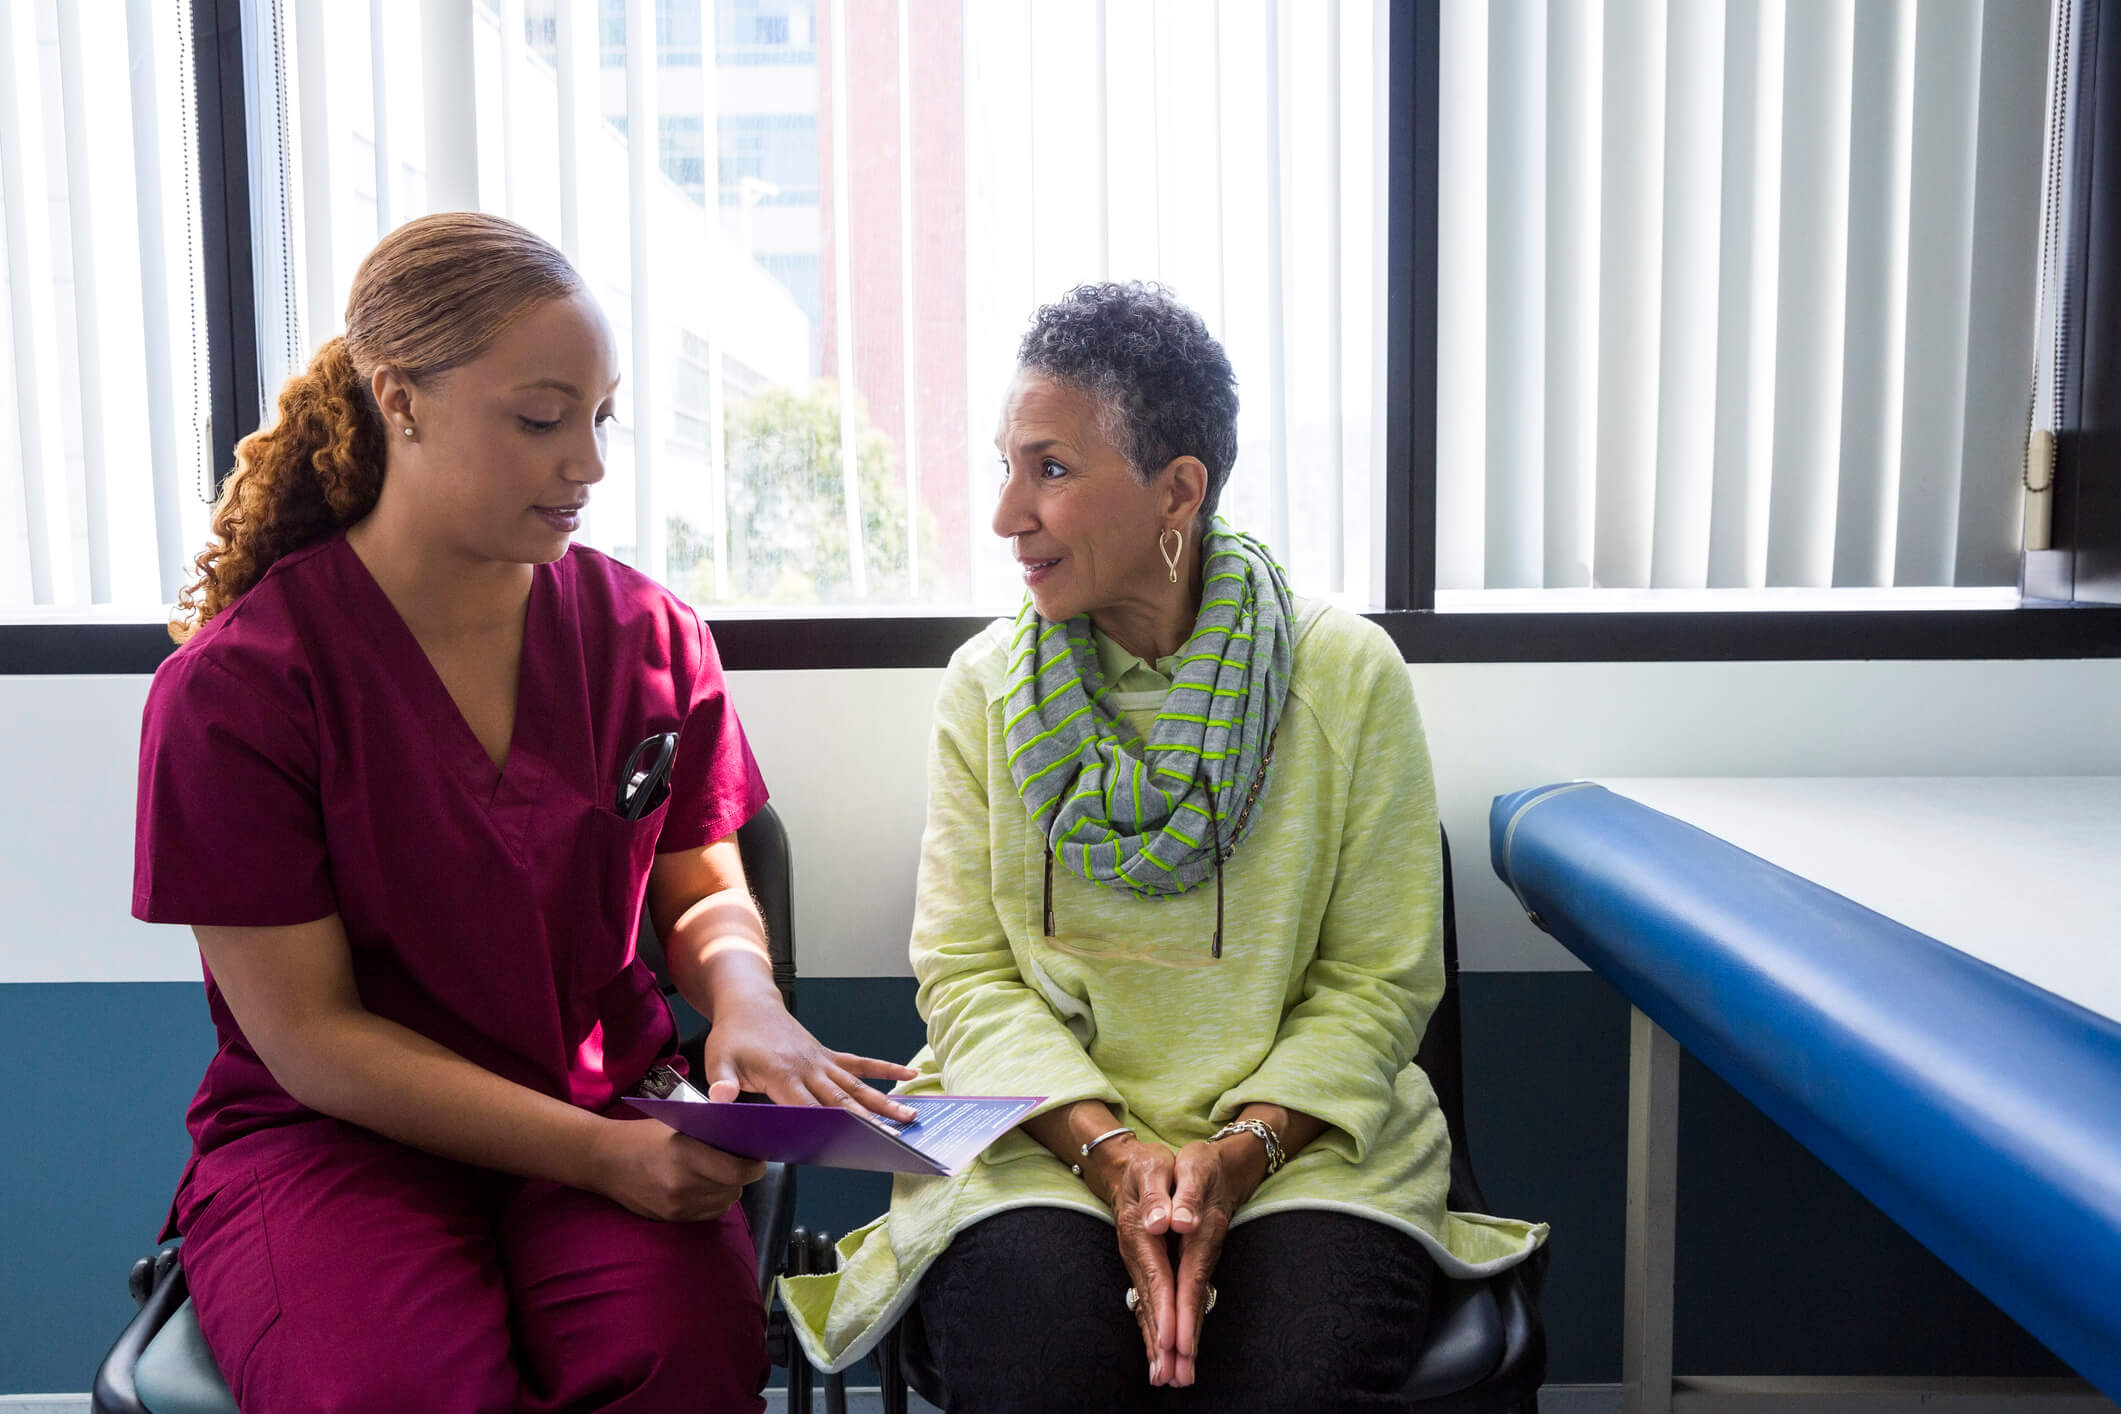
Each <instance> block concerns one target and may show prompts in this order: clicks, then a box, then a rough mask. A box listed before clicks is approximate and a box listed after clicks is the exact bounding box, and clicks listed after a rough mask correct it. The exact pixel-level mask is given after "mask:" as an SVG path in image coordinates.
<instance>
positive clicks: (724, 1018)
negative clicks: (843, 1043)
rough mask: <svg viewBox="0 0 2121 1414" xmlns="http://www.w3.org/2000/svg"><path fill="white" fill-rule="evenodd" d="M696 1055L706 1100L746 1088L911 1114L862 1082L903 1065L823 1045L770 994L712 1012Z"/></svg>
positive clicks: (808, 1101) (901, 1073) (862, 1110)
mask: <svg viewBox="0 0 2121 1414" xmlns="http://www.w3.org/2000/svg"><path fill="white" fill-rule="evenodd" d="M701 1059H702V1060H703V1062H704V1064H703V1065H702V1066H701V1068H700V1080H701V1082H702V1084H703V1086H704V1088H705V1089H706V1091H707V1097H708V1098H709V1099H711V1100H734V1099H735V1098H736V1097H737V1095H738V1093H739V1092H741V1091H745V1090H749V1091H753V1092H755V1093H758V1094H763V1095H764V1096H765V1097H766V1098H767V1099H769V1100H771V1101H773V1102H774V1103H775V1104H777V1105H838V1106H840V1107H841V1108H842V1109H847V1110H852V1111H854V1112H855V1113H856V1114H869V1113H874V1114H880V1115H884V1116H886V1117H887V1118H890V1119H896V1120H908V1119H912V1118H913V1108H912V1107H911V1106H910V1105H902V1104H900V1103H899V1102H898V1101H896V1100H894V1099H892V1098H891V1097H890V1095H888V1094H886V1093H885V1092H884V1091H882V1090H878V1089H876V1088H875V1087H873V1086H869V1085H864V1084H863V1083H862V1080H863V1079H864V1078H868V1079H874V1080H910V1079H911V1078H912V1077H913V1075H914V1071H913V1068H912V1067H911V1066H904V1065H900V1064H899V1063H898V1062H896V1061H885V1060H871V1059H870V1058H869V1057H867V1056H856V1055H849V1054H848V1053H847V1052H845V1051H833V1050H827V1049H826V1048H825V1046H824V1045H823V1044H822V1043H820V1042H819V1041H818V1039H817V1038H816V1037H815V1036H812V1035H811V1034H810V1033H809V1032H808V1031H806V1030H804V1029H803V1027H802V1026H801V1024H800V1023H798V1022H797V1021H796V1019H795V1018H794V1017H792V1016H790V1015H789V1014H788V1009H787V1008H786V1007H784V1006H782V1005H781V1001H780V998H779V996H778V995H774V996H771V997H767V998H764V999H761V1000H758V1001H751V1002H747V1003H745V1004H743V1005H741V1006H737V1007H732V1008H729V1009H727V1010H724V1011H720V1012H718V1013H717V1014H716V1016H715V1019H714V1025H713V1027H712V1028H711V1029H709V1031H708V1032H707V1046H706V1050H705V1052H704V1053H703V1055H702V1057H701Z"/></svg>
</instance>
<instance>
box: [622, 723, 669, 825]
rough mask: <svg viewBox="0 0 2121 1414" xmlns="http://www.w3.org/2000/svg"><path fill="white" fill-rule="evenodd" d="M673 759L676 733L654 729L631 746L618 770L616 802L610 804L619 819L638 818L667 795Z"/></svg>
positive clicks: (662, 800)
mask: <svg viewBox="0 0 2121 1414" xmlns="http://www.w3.org/2000/svg"><path fill="white" fill-rule="evenodd" d="M677 759H678V734H677V733H676V732H657V733H656V734H655V735H654V736H652V737H650V738H648V739H647V740H646V741H644V742H642V743H641V744H640V745H639V746H636V747H635V748H634V749H633V755H631V756H629V757H627V758H626V769H625V770H623V771H621V772H620V773H619V795H618V801H617V803H616V804H615V805H613V807H612V808H613V809H614V810H616V811H618V814H619V818H620V819H621V820H638V819H640V818H641V817H643V816H644V815H646V814H648V812H649V811H651V810H653V809H655V808H656V807H657V806H658V805H661V804H662V803H663V802H664V800H665V799H667V798H668V797H669V795H670V768H671V765H672V764H673V763H674V762H675V761H676V760H677Z"/></svg>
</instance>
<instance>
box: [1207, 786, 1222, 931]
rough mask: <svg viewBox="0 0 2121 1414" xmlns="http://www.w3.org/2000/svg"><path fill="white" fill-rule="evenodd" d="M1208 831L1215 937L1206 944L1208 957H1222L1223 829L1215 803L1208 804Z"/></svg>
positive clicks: (1211, 801)
mask: <svg viewBox="0 0 2121 1414" xmlns="http://www.w3.org/2000/svg"><path fill="white" fill-rule="evenodd" d="M1208 829H1209V830H1210V831H1212V832H1213V838H1214V841H1215V937H1214V939H1213V940H1212V941H1210V942H1209V944H1208V956H1210V957H1221V956H1222V955H1223V827H1222V825H1221V824H1220V823H1219V822H1218V821H1217V820H1216V818H1215V802H1214V801H1213V800H1212V799H1211V800H1210V801H1209V802H1208Z"/></svg>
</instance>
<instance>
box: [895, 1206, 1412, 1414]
mask: <svg viewBox="0 0 2121 1414" xmlns="http://www.w3.org/2000/svg"><path fill="white" fill-rule="evenodd" d="M1435 1278H1436V1265H1435V1262H1434V1261H1433V1260H1432V1259H1431V1258H1430V1256H1429V1254H1428V1253H1427V1252H1426V1251H1425V1250H1424V1249H1423V1248H1422V1246H1421V1244H1420V1243H1418V1242H1416V1241H1414V1240H1413V1239H1412V1238H1410V1237H1407V1236H1405V1235H1404V1234H1402V1233H1399V1232H1397V1231H1395V1230H1394V1229H1392V1228H1388V1227H1385V1226H1384V1225H1382V1224H1381V1223H1374V1222H1370V1221H1368V1220H1366V1219H1363V1218H1356V1217H1349V1216H1347V1215H1345V1214H1341V1213H1328V1212H1294V1213H1277V1214H1274V1215H1271V1216H1269V1217H1264V1218H1258V1219H1255V1220H1253V1221H1251V1222H1248V1223H1245V1224H1244V1225H1242V1226H1240V1227H1237V1228H1234V1229H1232V1231H1231V1232H1230V1235H1229V1238H1228V1240H1227V1241H1226V1242H1225V1243H1224V1245H1223V1253H1222V1259H1221V1261H1220V1262H1219V1263H1218V1264H1217V1266H1216V1270H1215V1277H1214V1281H1215V1286H1216V1291H1217V1300H1216V1306H1215V1310H1214V1311H1213V1312H1211V1313H1209V1315H1208V1317H1207V1320H1206V1322H1205V1323H1204V1324H1203V1325H1202V1327H1201V1343H1200V1357H1199V1360H1198V1361H1197V1363H1196V1376H1197V1378H1196V1380H1195V1383H1194V1384H1193V1385H1192V1386H1191V1387H1189V1388H1186V1389H1169V1388H1166V1389H1156V1388H1152V1387H1151V1386H1150V1384H1149V1361H1148V1356H1147V1355H1146V1354H1145V1353H1144V1351H1143V1349H1142V1338H1141V1331H1140V1327H1139V1326H1138V1325H1136V1323H1135V1319H1134V1316H1133V1314H1132V1313H1130V1312H1129V1311H1128V1310H1127V1307H1126V1291H1127V1287H1128V1286H1129V1285H1130V1283H1129V1281H1128V1278H1127V1269H1126V1267H1125V1265H1124V1264H1123V1263H1122V1262H1121V1261H1120V1255H1119V1246H1118V1242H1117V1239H1116V1238H1115V1237H1114V1236H1113V1232H1112V1228H1111V1226H1110V1225H1109V1224H1107V1223H1104V1222H1100V1221H1099V1220H1098V1219H1096V1218H1092V1217H1088V1216H1086V1215H1084V1214H1082V1213H1075V1212H1069V1211H1067V1210H1065V1209H1060V1208H1019V1209H1016V1210H1015V1211H1013V1212H1007V1213H1000V1214H997V1215H995V1216H994V1217H991V1218H988V1219H987V1220H986V1221H985V1222H981V1223H976V1224H974V1225H973V1226H971V1227H969V1228H967V1229H965V1230H964V1231H963V1232H961V1233H959V1234H958V1235H957V1237H956V1239H955V1240H954V1241H953V1242H952V1243H951V1244H950V1247H949V1250H948V1251H946V1252H944V1253H943V1255H942V1256H941V1257H940V1258H938V1259H937V1260H936V1262H935V1265H934V1266H932V1267H930V1268H929V1269H928V1272H927V1274H926V1275H925V1276H924V1277H923V1278H922V1279H921V1289H920V1297H919V1299H920V1303H921V1325H922V1327H923V1328H924V1330H925V1331H926V1334H927V1339H928V1344H929V1347H930V1350H931V1353H932V1354H933V1355H934V1357H935V1361H936V1365H937V1367H938V1368H939V1369H940V1371H941V1372H942V1375H943V1380H944V1384H945V1385H946V1386H947V1388H948V1391H949V1404H948V1405H947V1406H946V1410H947V1414H1035V1411H1040V1410H1053V1411H1056V1414H1058V1412H1059V1411H1067V1414H1081V1411H1085V1410H1111V1411H1115V1414H1117V1412H1118V1411H1130V1410H1144V1411H1149V1410H1153V1411H1159V1414H1162V1412H1163V1411H1205V1410H1215V1411H1218V1414H1226V1412H1227V1414H1238V1412H1239V1411H1246V1410H1261V1411H1267V1410H1277V1411H1278V1410H1299V1411H1305V1414H1319V1411H1322V1410H1327V1409H1330V1410H1335V1411H1338V1410H1374V1411H1379V1414H1382V1412H1383V1411H1387V1410H1400V1409H1404V1408H1405V1407H1406V1402H1405V1401H1404V1400H1401V1399H1400V1398H1399V1397H1398V1395H1397V1391H1398V1390H1399V1388H1400V1387H1401V1386H1402V1385H1403V1384H1405V1382H1406V1379H1407V1376H1408V1374H1409V1373H1410V1372H1411V1371H1412V1369H1413V1364H1414V1358H1415V1356H1416V1354H1417V1353H1418V1352H1419V1351H1420V1349H1421V1343H1422V1335H1423V1332H1424V1331H1425V1329H1426V1327H1427V1323H1428V1313H1429V1293H1430V1290H1431V1287H1432V1286H1433V1284H1434V1282H1435Z"/></svg>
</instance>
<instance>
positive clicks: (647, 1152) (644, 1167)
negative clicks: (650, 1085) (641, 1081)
mask: <svg viewBox="0 0 2121 1414" xmlns="http://www.w3.org/2000/svg"><path fill="white" fill-rule="evenodd" d="M591 1162H592V1165H593V1168H592V1179H591V1182H590V1184H589V1185H588V1186H589V1187H591V1188H593V1189H595V1190H596V1191H597V1192H599V1193H601V1194H603V1195H604V1196H605V1197H606V1198H609V1199H611V1200H612V1201H613V1202H614V1203H617V1204H618V1205H619V1206H620V1207H623V1208H627V1209H630V1210H631V1211H633V1212H636V1213H639V1214H640V1215H641V1216H642V1217H644V1218H658V1219H661V1220H662V1221H664V1222H674V1223H695V1222H706V1221H708V1220H709V1219H711V1218H718V1217H720V1216H721V1215H722V1214H724V1213H726V1212H728V1211H729V1205H730V1204H732V1203H734V1202H735V1201H736V1200H737V1199H738V1198H740V1197H742V1196H743V1192H744V1185H745V1184H747V1183H755V1182H757V1181H758V1180H759V1179H760V1178H763V1177H764V1176H765V1174H766V1166H765V1165H764V1164H763V1163H760V1162H759V1161H758V1160H757V1159H740V1158H738V1157H737V1156H736V1155H734V1154H725V1153H723V1152H722V1151H721V1150H720V1149H715V1148H711V1147H709V1146H708V1145H705V1144H702V1143H701V1142H700V1141H699V1140H697V1139H692V1138H688V1137H687V1136H685V1135H683V1134H680V1133H678V1132H677V1131H676V1130H675V1129H672V1128H670V1127H669V1126H668V1125H663V1124H657V1123H656V1122H655V1121H654V1120H638V1119H614V1120H611V1121H610V1122H609V1123H608V1124H607V1125H606V1126H605V1128H604V1130H603V1132H602V1133H600V1134H599V1135H598V1136H597V1142H596V1147H595V1152H594V1153H593V1155H592V1158H591Z"/></svg>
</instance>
